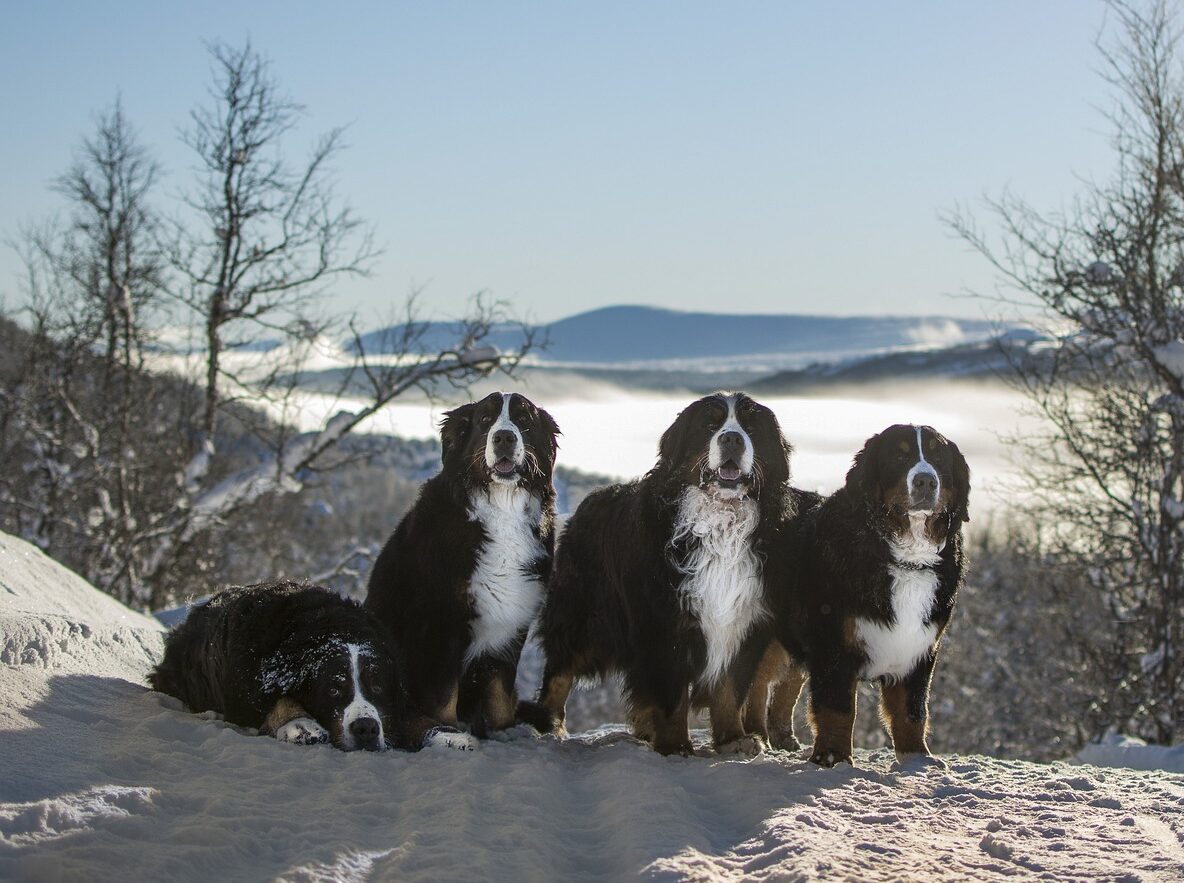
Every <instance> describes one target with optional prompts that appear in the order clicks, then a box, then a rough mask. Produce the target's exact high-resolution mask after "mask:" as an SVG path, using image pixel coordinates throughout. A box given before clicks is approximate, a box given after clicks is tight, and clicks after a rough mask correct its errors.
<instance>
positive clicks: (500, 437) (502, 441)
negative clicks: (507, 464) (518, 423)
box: [493, 429, 518, 457]
mask: <svg viewBox="0 0 1184 883" xmlns="http://www.w3.org/2000/svg"><path fill="white" fill-rule="evenodd" d="M516 447H518V436H516V435H515V434H514V433H513V432H511V431H510V430H508V429H499V430H498V431H497V432H495V433H494V434H493V452H494V453H495V454H497V455H498V456H499V457H504V456H506V455H508V454H512V453H514V449H515V448H516Z"/></svg>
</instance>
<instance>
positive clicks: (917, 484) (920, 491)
mask: <svg viewBox="0 0 1184 883" xmlns="http://www.w3.org/2000/svg"><path fill="white" fill-rule="evenodd" d="M912 492H913V496H914V497H932V496H935V495H936V494H937V476H936V475H932V474H931V473H928V472H919V473H917V474H916V475H914V476H913V487H912Z"/></svg>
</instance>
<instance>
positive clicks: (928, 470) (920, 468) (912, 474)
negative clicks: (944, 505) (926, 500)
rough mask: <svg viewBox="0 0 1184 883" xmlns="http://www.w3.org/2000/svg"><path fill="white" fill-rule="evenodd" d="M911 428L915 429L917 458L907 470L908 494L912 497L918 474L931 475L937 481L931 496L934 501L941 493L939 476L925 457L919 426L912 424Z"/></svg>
mask: <svg viewBox="0 0 1184 883" xmlns="http://www.w3.org/2000/svg"><path fill="white" fill-rule="evenodd" d="M913 429H915V430H917V457H918V458H919V459H918V460H917V462H916V463H915V464H913V468H912V469H910V470H909V474H908V477H907V478H906V479H905V481H906V482H908V491H909V496H910V497H912V495H913V479H914V478H916V477H917V476H918V475H931V476H933V480H934V481H936V482H937V490H936V492H935V493H934V496H933V499H934V501H935V502H936V500H937V495H938V494H940V493H941V476H940V475H938V474H937V470H936V469H934V468H933V464H931V463H930V462H929V461H928V460H926V459H925V447H924V444H923V443H922V440H921V427H920V426H914V427H913Z"/></svg>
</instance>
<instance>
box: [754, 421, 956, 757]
mask: <svg viewBox="0 0 1184 883" xmlns="http://www.w3.org/2000/svg"><path fill="white" fill-rule="evenodd" d="M969 495H970V470H969V468H968V467H967V465H966V460H965V458H964V457H963V456H962V453H961V452H960V451H959V450H958V446H957V445H955V444H954V443H953V442H951V441H949V440H948V439H946V438H945V437H944V436H942V435H941V434H940V433H939V432H937V430H935V429H933V428H932V427H931V426H913V425H903V424H902V425H896V426H890V427H888V428H887V429H885V430H884V431H883V432H881V433H880V434H879V435H876V436H873V437H872V438H870V439H868V441H867V443H866V444H865V445H864V446H863V449H862V450H861V451H860V452H859V453H858V454H856V455H855V460H854V463H853V465H852V467H851V470H850V471H849V472H848V473H847V480H846V483H845V485H844V486H843V487H841V488H840V489H839V490H837V491H835V493H834V494H832V495H831V496H830V497H828V498H827V499H826V500H825V501H823V502H822V503H821V504H819V505H817V506H815V507H813V508H811V509H808V510H806V511H804V512H803V513H802V514H801V515H800V517H798V518H795V519H791V520H788V521H786V522H785V523H784V525H783V527H782V530H781V532H780V533H781V536H780V537H779V539H778V540H777V541H776V542H775V543H774V544H773V550H774V551H773V554H772V555H771V556H770V559H769V563H768V571H769V585H770V588H771V592H772V594H771V596H770V601H771V606H772V607H773V611H774V618H775V622H776V632H777V637H778V638H779V640H780V643H781V645H782V646H783V647H784V649H785V650H788V652H789V656H790V657H792V660H783V662H784V664H783V665H782V666H781V668H780V677H774V678H772V683H771V686H772V693H773V695H772V702H773V705H772V706H771V707H770V708H769V714H770V717H771V718H773V719H772V720H770V722H769V729H770V730H771V731H775V732H779V733H780V734H782V736H781V737H782V738H784V734H785V733H789V737H788V739H789V740H792V738H793V736H792V714H793V703H794V701H795V700H796V698H797V691H798V690H800V689H801V685H802V678H803V677H804V676H808V678H809V695H810V721H811V725H812V727H813V730H814V747H813V751H812V753H811V756H810V760H811V761H813V762H814V763H816V764H819V765H820V766H825V767H829V766H834V765H835V764H836V763H838V762H839V761H846V762H848V763H851V762H852V729H853V727H854V724H855V701H856V688H857V685H858V683H859V681H860V680H866V681H878V682H879V684H880V705H881V710H882V713H883V717H884V721H885V723H886V724H887V727H888V729H889V731H890V733H891V735H892V742H893V746H894V748H895V749H896V755H897V759H898V761H900V762H902V763H903V762H905V761H906V760H908V759H909V758H914V759H916V758H926V759H929V758H930V754H929V746H928V743H927V735H928V734H927V729H928V705H929V682H930V678H931V677H932V675H933V669H934V665H935V664H936V662H937V655H938V646H939V644H940V641H941V637H942V633H943V632H944V631H945V628H946V625H947V624H948V623H949V621H950V615H951V614H952V612H953V609H954V599H955V596H956V595H957V593H958V588H959V585H960V584H961V582H962V572H963V557H962V523H963V522H965V521H968V520H969V516H968V514H967V506H968V502H969ZM780 649H781V648H780V647H776V646H774V647H771V648H770V650H769V654H770V655H769V658H771V659H773V660H776V658H777V653H778V652H779V651H780ZM759 683H760V679H759V678H758V683H757V684H754V686H753V693H759V690H760V687H759V686H758V685H759ZM769 686H770V684H769V683H768V682H766V684H765V689H768V688H769ZM750 701H752V702H755V704H758V705H759V697H753V696H752V695H751V694H750ZM749 711H750V712H751V713H752V714H753V716H754V717H755V716H759V711H752V709H749ZM931 762H932V761H931Z"/></svg>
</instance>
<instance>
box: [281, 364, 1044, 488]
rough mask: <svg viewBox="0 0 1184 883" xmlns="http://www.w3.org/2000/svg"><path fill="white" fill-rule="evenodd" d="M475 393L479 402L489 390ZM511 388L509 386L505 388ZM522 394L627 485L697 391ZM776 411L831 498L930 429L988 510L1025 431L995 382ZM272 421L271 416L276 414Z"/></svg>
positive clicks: (798, 456)
mask: <svg viewBox="0 0 1184 883" xmlns="http://www.w3.org/2000/svg"><path fill="white" fill-rule="evenodd" d="M493 386H494V385H493V384H491V383H485V384H482V385H480V386H479V387H478V388H476V389H475V390H474V395H475V396H476V397H480V396H481V395H484V394H486V393H487V392H488V391H489V390H490V389H492V388H493ZM509 388H510V387H507V389H509ZM516 388H520V389H521V390H522V391H523V392H525V393H526V394H527V395H529V396H530V397H531V398H532V399H533V400H534V401H535V402H536V403H537V404H539V405H541V406H543V407H545V408H546V409H547V410H549V411H550V412H551V413H552V414H553V415H554V417H555V419H556V421H557V422H558V423H559V426H560V427H561V429H562V431H563V435H562V437H561V439H560V453H559V462H560V463H561V464H562V465H565V466H569V467H573V468H576V469H580V470H582V471H586V472H592V473H598V474H603V475H608V476H612V477H614V478H621V479H629V478H635V477H637V476H640V475H641V474H643V473H644V472H645V471H646V470H648V469H649V468H650V467H652V466H653V464H654V459H655V455H656V452H657V443H658V438H659V437H660V436H661V434H662V432H663V430H665V429H666V427H667V426H669V425H670V423H671V422H672V421H673V420H674V418H675V416H676V415H677V414H678V412H679V411H680V410H681V409H682V408H684V407H685V406H686V405H687V404H688V403H689V402H690V401H692V400H693V399H694V398H696V397H697V396H696V394H695V393H691V392H685V393H677V392H671V393H644V392H635V391H630V390H626V389H622V388H620V387H617V386H614V385H611V384H608V383H601V382H595V381H587V380H585V379H583V378H579V377H577V376H575V375H555V374H550V373H548V374H545V375H533V376H532V377H531V378H530V379H529V380H528V381H527V382H526V383H525V384H523V385H521V386H520V387H516ZM760 399H761V401H762V402H763V403H764V404H766V405H768V406H769V407H770V408H772V409H773V411H774V412H775V413H776V414H777V418H778V420H779V421H780V422H781V426H782V429H783V430H784V431H785V434H786V436H787V437H788V438H789V440H790V442H791V443H792V444H793V447H794V456H793V474H794V483H795V484H797V485H798V486H799V487H803V488H807V489H811V490H818V491H823V492H829V491H831V490H834V489H835V488H836V487H838V486H839V485H840V484H841V483H842V481H843V478H844V476H845V475H846V472H847V470H848V468H849V467H850V465H851V459H852V457H853V455H854V453H855V452H856V451H857V450H858V449H859V448H860V447H861V446H862V445H863V443H864V441H865V440H866V439H867V438H868V437H870V436H871V435H873V434H875V433H876V432H879V431H880V430H882V429H884V428H885V427H887V426H889V425H891V424H893V423H917V424H927V425H930V426H933V427H935V428H936V429H937V430H938V431H940V432H941V433H943V434H944V435H946V436H947V437H949V438H950V439H952V440H953V441H955V442H956V443H957V444H958V445H959V447H960V448H961V450H962V452H963V453H964V454H965V456H966V458H967V460H968V462H969V463H970V466H971V471H972V475H973V483H974V487H975V490H976V494H975V502H976V503H977V504H978V505H979V506H988V507H990V508H994V507H995V506H997V505H998V504H999V502H1000V501H1001V500H1002V499H1004V497H1005V496H1006V494H1005V493H1003V492H1001V489H1003V488H1006V487H1008V486H1010V485H1014V482H1013V481H1010V480H1009V479H1010V478H1011V477H1012V476H1014V474H1015V467H1014V465H1013V464H1012V463H1011V462H1010V461H1009V458H1008V450H1007V446H1006V445H1005V443H1004V442H1003V439H1002V436H1005V435H1007V434H1010V433H1012V432H1015V431H1017V430H1019V429H1022V427H1023V425H1024V418H1021V416H1020V413H1019V406H1020V404H1021V399H1020V397H1019V396H1018V395H1017V394H1016V393H1015V392H1014V391H1012V390H1010V389H1008V388H1007V387H1005V386H1003V385H1002V384H989V383H965V382H952V381H946V382H937V381H933V382H925V383H915V382H897V383H890V384H889V383H884V384H875V385H868V386H859V387H852V388H847V389H843V390H828V391H827V392H826V394H825V395H817V396H814V395H810V396H771V397H763V396H762V397H760ZM463 401H464V399H458V400H455V401H442V402H437V403H429V402H426V401H405V402H396V403H392V404H391V405H388V406H387V407H386V408H384V409H383V410H382V411H380V412H379V413H377V414H375V415H374V416H373V417H372V418H371V419H370V420H368V421H366V422H365V423H364V424H362V426H361V430H362V431H365V432H370V433H380V434H387V435H400V436H404V437H410V438H426V437H433V436H435V435H436V434H437V432H438V426H439V422H440V420H441V418H442V417H443V414H444V412H445V411H447V410H448V409H449V408H451V407H455V406H456V405H458V404H461V403H462V402H463ZM356 406H357V403H355V402H351V401H350V400H348V399H340V398H336V397H333V396H328V395H321V394H315V393H300V394H299V403H298V405H295V404H293V403H291V402H290V403H289V407H288V408H287V409H286V418H287V419H289V420H293V421H294V422H296V423H297V424H298V425H299V426H300V427H301V428H302V429H306V430H311V429H314V428H316V427H317V426H318V425H320V424H321V423H322V422H323V421H324V420H325V419H326V418H327V417H328V416H331V415H332V414H333V413H335V412H336V411H338V410H343V409H350V408H351V407H356ZM277 416H279V415H278V413H277Z"/></svg>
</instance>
